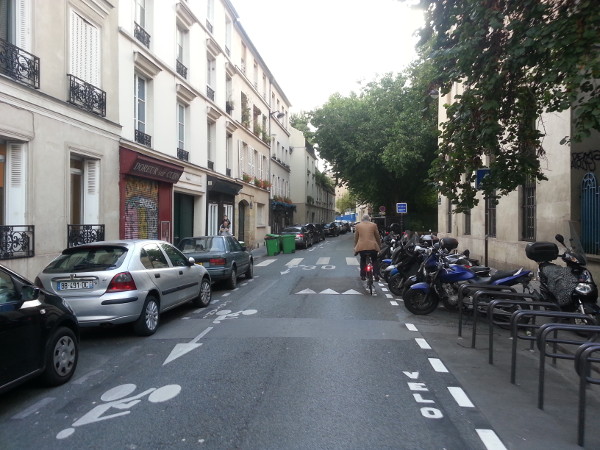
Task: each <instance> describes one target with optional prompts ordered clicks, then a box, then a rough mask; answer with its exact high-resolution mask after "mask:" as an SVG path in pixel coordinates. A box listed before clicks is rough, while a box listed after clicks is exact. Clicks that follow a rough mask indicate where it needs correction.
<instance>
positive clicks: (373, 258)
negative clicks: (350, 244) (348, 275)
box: [358, 250, 379, 278]
mask: <svg viewBox="0 0 600 450" xmlns="http://www.w3.org/2000/svg"><path fill="white" fill-rule="evenodd" d="M358 254H359V255H360V276H361V278H362V277H366V276H367V273H366V271H365V267H367V256H370V257H371V263H372V264H373V276H374V277H379V261H378V260H377V250H363V251H362V252H358Z"/></svg>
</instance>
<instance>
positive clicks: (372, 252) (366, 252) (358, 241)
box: [354, 214, 381, 281]
mask: <svg viewBox="0 0 600 450" xmlns="http://www.w3.org/2000/svg"><path fill="white" fill-rule="evenodd" d="M380 242H381V237H380V236H379V230H378V229H377V225H376V224H374V223H373V222H371V217H369V215H368V214H365V215H364V216H363V217H362V221H361V222H360V223H359V224H357V225H356V227H355V232H354V254H357V253H358V254H360V279H361V280H365V279H366V273H365V266H366V264H367V256H370V257H371V262H372V263H373V275H374V277H375V281H379V261H378V260H377V253H378V252H379V250H380V247H379V243H380Z"/></svg>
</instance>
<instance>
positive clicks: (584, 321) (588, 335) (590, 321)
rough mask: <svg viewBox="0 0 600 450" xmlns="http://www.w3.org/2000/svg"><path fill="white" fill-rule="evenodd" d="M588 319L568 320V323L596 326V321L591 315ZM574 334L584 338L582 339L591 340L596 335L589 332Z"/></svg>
mask: <svg viewBox="0 0 600 450" xmlns="http://www.w3.org/2000/svg"><path fill="white" fill-rule="evenodd" d="M589 316H590V318H589V319H569V321H570V322H571V323H572V324H574V325H579V326H581V325H596V320H597V319H595V318H594V316H593V315H592V314H589ZM575 334H577V336H580V337H584V338H588V339H589V338H593V337H594V336H595V335H596V333H590V332H585V331H576V332H575Z"/></svg>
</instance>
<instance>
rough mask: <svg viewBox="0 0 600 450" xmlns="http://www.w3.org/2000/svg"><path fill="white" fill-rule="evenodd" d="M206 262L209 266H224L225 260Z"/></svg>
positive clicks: (212, 259)
mask: <svg viewBox="0 0 600 450" xmlns="http://www.w3.org/2000/svg"><path fill="white" fill-rule="evenodd" d="M208 262H209V263H210V265H211V266H224V265H225V263H226V261H225V258H211V259H209V260H208Z"/></svg>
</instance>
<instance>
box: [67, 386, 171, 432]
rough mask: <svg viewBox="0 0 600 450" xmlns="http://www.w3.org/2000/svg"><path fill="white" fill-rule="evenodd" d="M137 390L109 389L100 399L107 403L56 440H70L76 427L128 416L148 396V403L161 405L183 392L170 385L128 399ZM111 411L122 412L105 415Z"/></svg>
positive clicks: (77, 422)
mask: <svg viewBox="0 0 600 450" xmlns="http://www.w3.org/2000/svg"><path fill="white" fill-rule="evenodd" d="M136 389H137V386H136V385H135V384H121V385H120V386H116V387H114V388H111V389H109V390H108V391H106V392H105V393H104V394H102V396H101V397H100V399H101V400H102V401H103V402H106V403H102V404H100V405H98V406H95V407H94V408H93V409H91V410H90V411H89V412H87V413H86V414H84V415H83V416H82V417H81V418H79V419H77V420H76V421H75V422H73V425H72V427H70V428H65V429H64V430H62V431H61V432H59V433H58V434H57V435H56V439H66V438H68V437H69V436H71V435H72V434H73V433H75V428H76V427H81V426H83V425H88V424H90V423H95V422H100V421H102V420H108V419H114V418H115V417H120V416H124V415H127V414H129V413H130V412H131V411H129V409H131V408H133V407H134V406H135V405H137V404H138V403H140V402H141V401H142V400H141V399H142V398H143V397H145V396H146V395H148V401H149V402H150V403H161V402H166V401H167V400H171V399H172V398H175V397H177V396H178V395H179V393H180V392H181V386H179V385H178V384H168V385H166V386H163V387H161V388H150V389H146V390H145V391H144V392H141V393H139V394H137V395H134V396H132V397H127V396H128V395H130V394H132V393H133V392H134V391H135V390H136ZM126 397H127V398H126ZM109 410H120V411H121V412H117V413H113V414H107V415H104V413H106V412H108V411H109ZM123 410H126V411H123Z"/></svg>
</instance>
